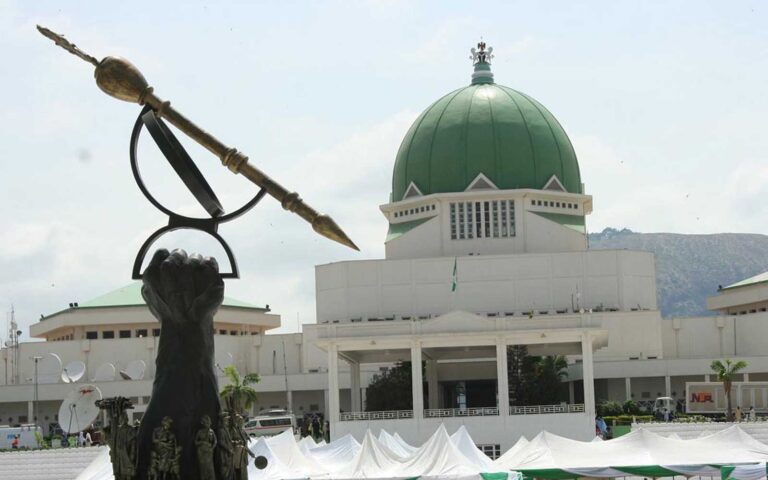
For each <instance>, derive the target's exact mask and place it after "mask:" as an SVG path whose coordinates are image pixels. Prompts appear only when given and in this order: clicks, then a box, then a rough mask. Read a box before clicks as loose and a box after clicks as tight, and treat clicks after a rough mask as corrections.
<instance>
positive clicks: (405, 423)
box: [331, 413, 595, 452]
mask: <svg viewBox="0 0 768 480" xmlns="http://www.w3.org/2000/svg"><path fill="white" fill-rule="evenodd" d="M441 423H443V424H445V428H446V429H447V430H448V433H449V434H451V433H453V432H455V431H456V429H458V428H459V427H460V426H461V425H464V426H466V427H467V430H469V434H470V435H471V436H472V439H473V440H474V441H475V443H478V444H496V443H498V444H500V445H501V451H502V452H504V451H506V450H507V449H509V448H511V447H512V445H514V444H515V442H517V440H518V439H519V438H520V437H521V436H525V437H526V438H528V439H531V438H533V437H535V436H536V435H537V434H538V433H539V432H541V431H542V430H546V431H548V432H552V433H555V434H557V435H562V436H565V437H568V438H573V439H577V440H591V439H592V438H593V437H594V436H595V421H594V418H591V417H590V416H589V415H587V414H583V413H561V414H553V415H510V416H488V417H462V418H442V419H432V418H430V419H421V420H418V421H417V420H411V419H404V420H375V421H368V422H338V423H336V424H335V425H333V426H332V427H331V439H337V438H339V437H342V436H344V435H346V434H348V433H349V434H352V435H353V436H354V437H355V438H356V439H358V440H359V441H362V438H363V435H364V434H365V431H366V429H371V430H372V431H373V433H374V435H378V434H379V431H380V430H381V429H384V430H387V431H388V432H390V433H391V432H398V433H399V434H400V436H402V437H403V439H405V441H407V442H408V443H410V444H411V445H421V444H422V443H424V442H425V441H426V440H428V439H429V437H430V436H431V435H432V434H434V433H435V430H436V429H437V428H438V427H439V426H440V424H441Z"/></svg>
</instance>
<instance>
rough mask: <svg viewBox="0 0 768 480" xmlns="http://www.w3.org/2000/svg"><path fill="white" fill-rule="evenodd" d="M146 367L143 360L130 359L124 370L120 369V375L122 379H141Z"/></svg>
mask: <svg viewBox="0 0 768 480" xmlns="http://www.w3.org/2000/svg"><path fill="white" fill-rule="evenodd" d="M146 369H147V364H146V363H144V360H131V361H130V362H128V366H126V367H125V370H120V376H121V377H123V380H141V379H142V378H144V371H145V370H146Z"/></svg>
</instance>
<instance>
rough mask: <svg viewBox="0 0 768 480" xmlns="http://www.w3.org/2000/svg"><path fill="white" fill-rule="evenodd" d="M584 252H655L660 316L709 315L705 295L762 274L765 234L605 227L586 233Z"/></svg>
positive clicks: (766, 259) (767, 256) (767, 258)
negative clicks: (617, 250) (669, 231)
mask: <svg viewBox="0 0 768 480" xmlns="http://www.w3.org/2000/svg"><path fill="white" fill-rule="evenodd" d="M589 248H590V249H621V248H626V249H630V250H646V251H649V252H653V253H655V254H656V288H657V291H658V299H659V308H660V309H661V313H662V315H663V316H665V317H678V316H681V317H682V316H700V315H711V314H712V312H710V311H708V310H707V307H706V297H707V296H709V295H712V294H714V293H715V292H717V287H718V285H723V286H725V285H730V284H732V283H735V282H738V281H739V280H743V279H745V278H748V277H751V276H753V275H757V274H758V273H762V272H765V271H768V236H767V235H757V234H747V233H718V234H713V235H687V234H678V233H638V232H633V231H631V230H629V229H626V228H625V229H623V230H616V229H614V228H606V229H605V230H603V231H602V232H600V233H590V234H589Z"/></svg>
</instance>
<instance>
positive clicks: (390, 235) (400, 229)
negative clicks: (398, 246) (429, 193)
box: [384, 217, 436, 243]
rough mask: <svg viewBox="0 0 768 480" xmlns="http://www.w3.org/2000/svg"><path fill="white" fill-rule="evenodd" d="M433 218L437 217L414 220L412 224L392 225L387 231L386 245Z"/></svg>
mask: <svg viewBox="0 0 768 480" xmlns="http://www.w3.org/2000/svg"><path fill="white" fill-rule="evenodd" d="M433 218H436V217H429V218H421V219H419V220H413V221H412V222H403V223H390V224H389V231H387V239H386V240H384V243H386V242H388V241H390V240H394V239H396V238H397V237H400V236H402V235H404V234H406V233H407V232H409V231H411V230H413V229H414V228H416V227H418V226H419V225H421V224H422V223H424V222H426V221H427V220H432V219H433Z"/></svg>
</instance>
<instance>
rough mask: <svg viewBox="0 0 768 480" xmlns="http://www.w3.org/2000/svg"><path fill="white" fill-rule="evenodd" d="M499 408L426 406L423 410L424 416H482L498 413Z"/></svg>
mask: <svg viewBox="0 0 768 480" xmlns="http://www.w3.org/2000/svg"><path fill="white" fill-rule="evenodd" d="M498 414H499V409H498V408H496V407H480V408H428V409H426V410H424V417H426V418H443V417H484V416H488V415H498Z"/></svg>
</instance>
